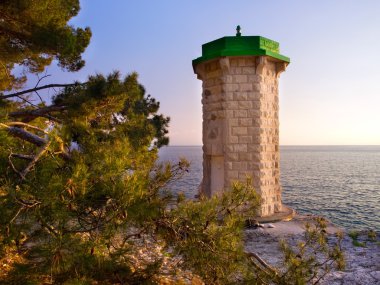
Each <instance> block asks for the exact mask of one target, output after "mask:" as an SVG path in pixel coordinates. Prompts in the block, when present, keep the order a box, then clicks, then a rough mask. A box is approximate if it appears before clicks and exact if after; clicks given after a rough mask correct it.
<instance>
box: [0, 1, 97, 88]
mask: <svg viewBox="0 0 380 285" xmlns="http://www.w3.org/2000/svg"><path fill="white" fill-rule="evenodd" d="M79 8H80V7H79V0H39V1H34V0H3V1H1V2H0V64H1V66H0V90H8V91H9V90H12V89H15V88H21V87H22V86H23V84H24V83H25V81H26V73H28V72H32V73H38V72H42V71H43V70H44V68H45V66H47V65H49V64H50V63H51V62H52V60H53V59H55V60H57V61H58V63H59V65H60V66H61V67H62V68H64V69H67V70H69V71H77V70H79V69H80V68H82V67H83V66H84V60H83V59H82V58H81V54H82V53H83V51H84V50H85V48H86V47H87V46H88V44H89V42H90V38H91V31H90V29H89V28H85V29H82V28H74V27H72V26H70V25H68V24H67V22H68V21H69V20H70V19H71V18H72V17H74V16H76V15H77V14H78V12H79ZM16 66H19V67H21V68H22V69H23V70H22V72H21V74H20V75H18V74H14V73H12V72H13V71H14V69H15V67H16Z"/></svg>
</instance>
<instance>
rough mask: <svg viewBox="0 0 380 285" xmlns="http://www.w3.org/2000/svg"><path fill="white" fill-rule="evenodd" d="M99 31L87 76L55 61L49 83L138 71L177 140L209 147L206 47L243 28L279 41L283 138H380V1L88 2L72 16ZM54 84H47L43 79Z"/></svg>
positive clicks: (318, 141)
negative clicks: (201, 73)
mask: <svg viewBox="0 0 380 285" xmlns="http://www.w3.org/2000/svg"><path fill="white" fill-rule="evenodd" d="M71 23H72V24H73V25H75V26H81V27H84V26H89V27H90V28H91V29H92V32H93V37H92V40H91V43H90V46H89V47H88V49H87V51H86V53H85V55H84V58H85V60H86V62H87V63H86V67H85V68H84V69H83V70H81V71H80V72H79V73H75V74H70V73H67V72H66V73H62V72H61V71H60V69H59V68H57V67H49V69H48V73H49V74H52V75H53V76H52V77H51V79H49V80H50V81H54V82H70V81H72V80H74V79H79V80H85V79H86V78H87V76H88V75H90V74H94V73H95V72H98V73H109V72H111V71H112V70H120V71H121V73H122V74H123V75H125V74H128V73H130V72H132V71H137V72H138V73H139V75H140V81H141V83H142V84H143V85H144V86H145V87H146V89H147V92H148V93H149V94H151V95H152V96H153V97H155V98H157V99H158V100H159V101H160V102H161V112H162V113H164V114H165V115H168V116H170V117H171V125H170V139H171V143H170V144H171V145H200V144H201V143H202V112H201V82H200V81H199V80H197V79H196V75H195V74H194V73H193V70H192V65H191V61H192V59H194V58H197V57H199V56H200V55H201V46H202V44H204V43H206V42H209V41H212V40H215V39H217V38H220V37H223V36H232V35H234V34H235V27H236V25H238V24H239V25H241V27H242V34H243V35H247V36H248V35H260V36H264V37H267V38H270V39H272V40H275V41H278V42H279V43H280V51H281V54H284V55H286V56H289V57H290V59H291V63H290V65H289V66H288V68H287V70H286V72H285V73H283V74H282V75H281V77H280V144H282V145H356V144H358V145H359V144H364V145H366V144H377V145H379V144H380V1H377V0H372V1H371V0H360V1H357V0H340V1H339V0H318V1H304V0H298V1H296V0H289V1H274V0H273V1H271V0H266V1H255V0H236V1H227V0H191V1H190V0H182V1H174V0H160V1H154V0H149V1H148V0H138V1H125V0H112V1H104V0H81V11H80V13H79V15H78V16H77V17H76V18H75V19H73V20H72V21H71ZM45 83H47V82H45Z"/></svg>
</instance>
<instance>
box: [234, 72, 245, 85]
mask: <svg viewBox="0 0 380 285" xmlns="http://www.w3.org/2000/svg"><path fill="white" fill-rule="evenodd" d="M234 81H235V83H246V82H248V77H247V75H240V74H237V75H235V76H234Z"/></svg>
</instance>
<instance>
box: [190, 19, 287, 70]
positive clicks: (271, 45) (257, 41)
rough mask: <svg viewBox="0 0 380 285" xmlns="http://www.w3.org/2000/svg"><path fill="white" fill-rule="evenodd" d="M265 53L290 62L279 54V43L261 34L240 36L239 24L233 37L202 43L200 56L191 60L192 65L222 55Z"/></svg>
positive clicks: (255, 54) (257, 54) (256, 54)
mask: <svg viewBox="0 0 380 285" xmlns="http://www.w3.org/2000/svg"><path fill="white" fill-rule="evenodd" d="M250 55H251V56H260V55H267V56H270V57H273V58H276V59H278V60H282V61H285V62H290V59H289V57H286V56H284V55H281V54H280V44H279V43H278V42H275V41H272V40H270V39H267V38H264V37H261V36H241V33H240V26H238V28H237V34H236V36H235V37H223V38H220V39H217V40H214V41H212V42H209V43H206V44H203V45H202V56H201V57H198V58H196V59H194V60H193V66H195V65H197V64H198V63H200V62H204V61H207V60H210V59H214V58H218V57H223V56H250Z"/></svg>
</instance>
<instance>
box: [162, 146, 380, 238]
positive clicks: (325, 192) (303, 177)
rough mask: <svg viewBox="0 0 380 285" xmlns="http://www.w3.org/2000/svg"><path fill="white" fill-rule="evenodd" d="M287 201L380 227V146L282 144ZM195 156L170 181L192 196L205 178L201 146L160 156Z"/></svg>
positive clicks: (353, 224) (335, 218)
mask: <svg viewBox="0 0 380 285" xmlns="http://www.w3.org/2000/svg"><path fill="white" fill-rule="evenodd" d="M280 151H281V184H282V190H283V202H284V203H285V204H287V205H289V206H291V207H292V208H294V209H296V211H297V212H299V213H308V214H319V215H323V216H325V217H327V218H329V219H330V220H331V221H332V222H334V223H335V224H337V225H340V226H343V227H345V228H347V229H354V228H355V229H368V228H372V229H375V230H377V231H379V230H380V146H282V147H280ZM179 157H185V158H186V159H187V160H188V161H190V162H191V167H190V172H189V173H188V174H186V175H185V176H184V177H183V178H182V179H181V180H179V181H176V182H175V183H174V184H173V185H171V189H173V190H174V191H181V192H183V193H185V195H186V196H187V197H189V198H193V197H194V195H195V194H196V193H197V188H198V186H199V184H200V182H201V179H202V148H201V147H200V146H170V147H165V148H162V149H161V150H160V160H161V161H172V162H175V161H178V158H179Z"/></svg>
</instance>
